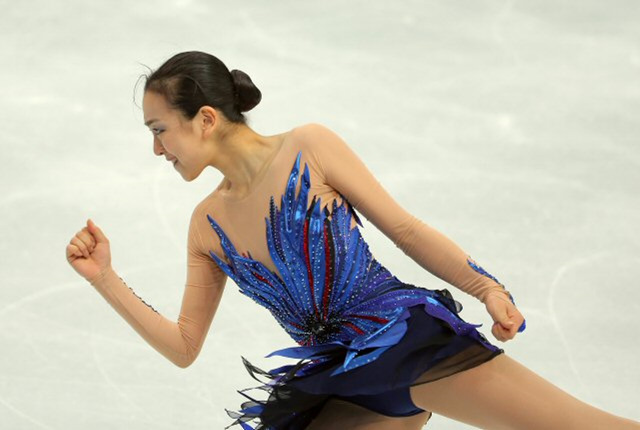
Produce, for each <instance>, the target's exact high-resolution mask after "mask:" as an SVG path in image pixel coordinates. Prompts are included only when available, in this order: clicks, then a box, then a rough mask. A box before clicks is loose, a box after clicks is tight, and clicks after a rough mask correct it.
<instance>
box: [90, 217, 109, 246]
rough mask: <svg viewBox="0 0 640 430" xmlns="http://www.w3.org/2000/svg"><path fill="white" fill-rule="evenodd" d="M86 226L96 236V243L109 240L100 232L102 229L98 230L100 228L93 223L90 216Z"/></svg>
mask: <svg viewBox="0 0 640 430" xmlns="http://www.w3.org/2000/svg"><path fill="white" fill-rule="evenodd" d="M87 228H88V229H89V232H90V233H91V234H92V235H93V236H94V237H95V238H96V242H97V243H107V242H109V240H108V239H107V237H106V236H105V235H104V233H102V230H100V228H99V227H98V226H97V225H95V223H94V222H93V221H92V220H91V218H89V219H88V220H87Z"/></svg>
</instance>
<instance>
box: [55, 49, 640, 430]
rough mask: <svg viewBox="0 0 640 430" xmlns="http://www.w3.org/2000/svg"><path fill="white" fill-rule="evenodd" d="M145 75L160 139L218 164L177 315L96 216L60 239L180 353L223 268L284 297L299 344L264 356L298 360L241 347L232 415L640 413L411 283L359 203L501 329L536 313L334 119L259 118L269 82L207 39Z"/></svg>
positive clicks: (302, 422) (184, 166) (144, 326)
mask: <svg viewBox="0 0 640 430" xmlns="http://www.w3.org/2000/svg"><path fill="white" fill-rule="evenodd" d="M143 77H145V78H146V82H145V85H144V97H143V111H144V123H145V125H146V126H148V127H149V129H150V131H151V132H152V134H153V150H154V153H155V154H156V155H158V156H161V157H164V158H165V160H166V161H168V162H170V163H172V165H173V168H174V169H175V170H176V171H177V172H178V173H179V174H180V175H181V176H182V177H183V178H184V180H186V181H193V180H194V179H196V178H197V177H198V176H199V175H200V174H201V173H202V171H203V170H204V169H205V167H207V166H212V167H214V168H216V169H217V170H219V171H220V172H221V173H222V174H223V179H222V180H221V182H220V183H219V184H218V186H217V187H216V188H215V190H213V192H212V193H211V194H209V195H208V196H206V197H205V198H204V199H203V200H202V201H201V202H200V203H199V204H198V205H197V206H196V207H195V209H194V210H193V213H192V216H191V220H190V224H189V232H188V240H187V280H186V286H185V290H184V296H183V300H182V307H181V310H180V316H179V318H178V321H177V323H176V322H174V321H171V320H169V319H167V318H165V317H164V316H162V315H161V314H160V313H158V312H157V311H156V310H155V309H154V308H153V307H152V306H150V305H148V304H146V303H145V302H144V301H143V300H142V299H141V298H140V297H138V296H137V295H136V294H135V293H134V291H133V290H132V289H131V288H130V287H128V286H127V285H126V283H125V282H124V281H123V279H122V278H120V277H119V276H118V274H117V272H115V271H114V269H113V268H112V266H111V253H110V244H109V240H108V239H107V236H106V235H105V234H104V233H103V232H102V230H101V229H100V228H99V227H98V226H97V225H96V224H94V223H93V221H91V220H88V221H87V225H86V227H83V228H82V230H80V231H79V232H78V233H77V234H75V235H74V236H73V237H72V239H71V240H70V242H69V244H68V245H67V248H66V256H67V260H68V262H69V263H70V264H71V266H72V267H73V268H74V269H75V270H76V271H77V272H78V273H79V274H80V275H81V276H83V277H84V278H85V279H86V280H87V281H88V282H89V283H90V284H91V285H92V286H93V287H95V288H96V289H97V291H98V292H99V293H100V294H101V295H102V296H103V297H104V299H105V300H106V301H107V302H108V303H109V304H110V305H111V306H112V307H113V308H114V309H115V310H116V311H117V312H118V313H119V314H120V315H121V316H122V317H123V318H124V319H125V320H126V321H127V322H128V323H129V324H130V325H131V327H133V329H135V330H136V331H137V332H138V333H139V334H140V336H142V337H143V338H144V339H145V340H146V341H147V342H148V343H149V344H150V345H151V346H152V347H153V348H155V349H156V350H157V351H158V352H159V353H161V354H162V355H164V356H165V357H166V358H167V359H169V360H171V362H173V363H174V364H176V365H177V366H179V367H182V368H185V367H187V366H189V365H190V364H191V363H193V362H194V360H195V359H196V358H197V357H198V355H199V353H200V351H201V348H202V345H203V342H204V339H205V337H206V335H207V333H208V331H209V327H210V325H211V322H212V320H213V317H214V315H215V313H216V310H217V308H218V305H219V303H220V300H221V297H222V293H223V290H224V286H225V284H226V281H227V278H228V277H231V278H232V279H233V281H234V282H235V284H236V285H237V286H238V287H239V288H240V291H241V292H242V293H243V294H245V295H246V296H248V297H249V298H251V299H252V300H254V301H256V302H257V303H258V304H260V305H261V306H264V307H266V308H267V309H268V310H269V311H270V312H271V313H272V314H273V316H274V318H275V319H276V321H277V322H278V323H279V324H280V325H281V326H282V328H283V329H284V330H285V331H286V332H287V333H288V334H289V335H290V336H291V338H292V339H293V340H294V341H295V344H294V345H293V346H286V347H285V348H283V349H280V350H278V351H274V352H272V353H270V354H269V355H268V357H270V356H281V357H288V358H294V359H295V364H287V365H282V364H281V365H280V366H279V367H276V368H274V369H271V370H268V371H267V370H263V369H260V368H259V367H257V366H255V365H253V364H252V363H251V362H250V361H249V360H247V359H245V358H244V357H243V358H242V359H243V363H244V365H245V367H246V368H247V370H248V371H249V372H250V374H251V375H252V376H253V377H254V378H255V379H257V380H258V381H260V385H258V386H257V387H253V388H247V389H243V390H240V391H239V393H240V394H241V395H242V396H243V399H244V402H243V403H242V404H241V406H240V407H239V408H237V409H236V410H227V413H228V414H229V416H230V417H231V418H232V420H233V421H231V422H230V425H229V426H228V427H231V426H234V425H240V426H241V427H242V428H244V429H253V428H255V429H265V430H266V429H310V430H317V429H358V430H364V429H376V430H384V429H419V428H422V427H423V426H424V425H425V424H426V423H427V421H428V420H429V418H430V417H431V416H432V413H436V414H441V415H444V416H446V417H449V418H451V419H453V420H457V421H460V422H463V423H467V424H469V425H472V426H475V427H478V428H482V429H496V430H498V429H505V430H506V429H518V430H529V429H531V430H533V429H544V430H550V429H562V430H569V429H580V430H587V429H599V430H602V429H618V430H624V429H640V423H638V422H635V421H632V420H629V419H625V418H621V417H618V416H615V415H612V414H610V413H607V412H605V411H602V410H600V409H598V408H595V407H593V406H591V405H589V404H586V403H584V402H582V401H581V400H579V399H577V398H575V397H573V396H571V395H570V394H568V393H566V392H565V391H563V390H561V389H560V388H558V387H556V386H555V385H553V384H552V383H550V382H549V381H547V380H545V379H544V378H542V377H540V376H539V375H538V374H536V373H534V372H533V371H531V370H529V369H528V368H526V367H525V366H523V365H522V364H520V363H519V362H518V361H516V360H514V359H513V358H511V357H510V356H509V355H507V354H506V353H505V351H504V350H503V349H502V348H499V347H498V346H496V345H494V344H492V343H491V342H490V341H489V340H488V339H487V338H486V337H485V336H484V335H483V334H482V333H481V332H480V331H478V330H477V328H478V327H480V326H481V324H473V323H470V322H467V321H465V320H463V319H462V318H461V316H460V311H461V310H462V306H461V304H460V303H459V302H458V301H457V300H455V299H454V298H453V296H452V294H451V293H450V291H449V290H448V289H441V290H433V289H428V288H426V287H425V286H416V285H412V284H409V283H405V282H403V281H401V280H400V279H398V278H397V277H395V276H394V275H392V274H391V273H390V272H389V271H388V270H387V269H386V268H385V267H384V266H383V265H382V264H381V262H379V261H378V260H377V259H375V258H374V257H373V256H372V254H371V252H370V250H369V248H368V245H367V243H366V242H365V241H364V240H363V238H362V236H361V235H360V230H359V227H362V223H361V220H360V218H359V215H358V213H360V214H361V215H363V216H364V217H366V218H367V219H368V220H369V221H370V222H371V223H372V224H373V225H374V226H375V227H376V228H378V229H380V230H381V231H382V232H383V233H384V234H385V235H386V236H387V237H388V238H389V239H391V240H392V241H393V243H394V244H395V245H396V246H397V247H398V248H400V249H401V250H402V251H403V252H404V253H405V254H406V255H407V256H408V257H410V258H412V259H413V260H414V261H415V262H416V263H417V264H419V265H420V266H421V267H422V268H424V269H425V270H427V271H429V272H430V273H432V274H433V275H435V276H437V277H439V278H441V279H442V280H444V281H446V282H448V283H449V284H451V285H453V286H455V287H457V288H458V289H460V290H462V291H463V292H465V293H467V294H470V295H472V296H473V297H475V298H477V299H478V300H479V301H480V302H481V303H482V304H484V305H485V307H486V310H487V312H488V313H489V315H490V316H491V318H492V319H493V321H494V324H493V326H492V327H491V333H492V335H493V336H494V337H495V339H497V340H498V341H500V342H507V341H509V340H511V339H513V338H514V337H515V335H516V334H517V333H518V332H522V331H523V330H524V329H525V327H526V324H525V319H524V317H523V316H522V314H521V313H520V311H519V310H518V308H517V307H516V305H515V301H514V299H513V296H512V295H511V293H510V292H509V291H508V290H507V289H506V288H505V286H504V285H503V284H501V283H500V282H499V281H498V279H497V278H496V277H494V276H493V275H491V274H490V273H489V272H487V271H486V270H484V269H483V268H482V266H481V265H480V264H479V263H478V262H476V261H475V260H474V259H473V258H472V257H471V256H469V255H467V254H466V253H465V252H464V251H463V250H462V249H461V248H460V247H459V246H458V245H456V244H455V243H454V242H452V241H451V240H450V239H449V238H447V237H446V236H444V235H443V234H442V233H440V232H438V231H437V230H435V229H434V228H432V227H431V226H429V225H428V224H426V223H425V222H423V221H421V220H419V219H418V218H416V217H414V216H413V215H412V214H410V213H408V212H407V211H406V210H405V209H404V208H402V207H401V206H400V205H399V204H398V203H397V202H396V201H395V200H394V199H393V198H392V196H391V195H389V193H388V192H387V191H386V190H385V189H384V188H383V187H382V185H381V184H380V182H378V180H377V179H376V178H375V177H374V176H373V175H372V173H371V172H370V171H369V170H368V168H367V167H366V166H365V165H364V163H363V162H362V161H361V159H360V158H359V157H358V156H357V155H356V154H355V153H354V151H353V150H352V149H351V148H350V147H349V146H348V145H347V143H346V142H345V141H343V140H342V139H341V138H340V137H339V136H338V135H337V134H335V133H334V132H333V131H331V130H330V129H328V128H327V127H325V126H323V125H320V124H316V123H310V124H304V125H300V126H298V127H295V128H293V129H291V130H288V131H286V132H284V133H281V134H276V135H272V136H263V135H260V134H258V133H256V132H255V131H254V130H253V129H252V128H251V127H249V126H248V125H247V122H246V118H245V116H244V115H243V113H242V112H247V111H249V110H251V109H252V108H253V107H255V106H256V105H257V104H258V103H259V102H260V100H261V92H260V90H258V88H257V87H256V86H255V85H254V83H253V82H252V80H251V79H250V78H249V76H248V75H247V74H245V73H244V72H242V71H240V70H231V71H229V69H228V68H227V67H226V66H225V65H224V64H223V63H222V62H221V61H220V60H219V59H218V58H216V57H214V56H212V55H209V54H207V53H203V52H197V51H191V52H183V53H179V54H177V55H175V56H173V57H172V58H170V59H169V60H167V61H166V62H165V63H164V64H162V66H160V67H159V68H158V69H157V70H155V71H152V72H151V73H150V74H149V75H143ZM398 167H400V166H398ZM356 210H357V212H356ZM247 353H253V351H247ZM213 382H214V381H212V383H213ZM261 395H262V396H261ZM252 426H255V427H252Z"/></svg>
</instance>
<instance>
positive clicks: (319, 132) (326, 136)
mask: <svg viewBox="0 0 640 430" xmlns="http://www.w3.org/2000/svg"><path fill="white" fill-rule="evenodd" d="M291 139H292V140H293V141H294V142H295V143H296V144H297V145H299V146H300V147H301V148H308V149H309V150H311V151H313V150H317V149H321V148H328V147H331V146H332V145H335V144H336V143H339V144H341V145H343V144H344V143H345V142H344V141H343V140H342V138H341V137H340V136H339V135H338V134H337V133H336V132H335V131H333V130H332V129H331V128H329V127H327V126H326V125H324V124H320V123H317V122H310V123H307V124H303V125H300V126H298V127H295V128H294V129H292V130H291Z"/></svg>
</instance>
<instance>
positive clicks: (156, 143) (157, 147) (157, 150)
mask: <svg viewBox="0 0 640 430" xmlns="http://www.w3.org/2000/svg"><path fill="white" fill-rule="evenodd" d="M153 153H154V154H156V155H162V154H163V153H164V148H163V147H162V144H161V143H160V139H158V137H157V136H154V137H153Z"/></svg>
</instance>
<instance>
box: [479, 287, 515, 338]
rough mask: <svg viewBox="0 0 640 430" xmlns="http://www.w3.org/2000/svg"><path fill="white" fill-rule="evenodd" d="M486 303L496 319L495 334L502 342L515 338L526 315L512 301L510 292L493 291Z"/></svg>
mask: <svg viewBox="0 0 640 430" xmlns="http://www.w3.org/2000/svg"><path fill="white" fill-rule="evenodd" d="M484 304H485V306H486V307H487V312H489V315H491V318H493V321H494V324H493V327H491V333H493V336H494V337H495V338H496V339H498V340H499V341H501V342H506V341H508V340H511V339H513V337H514V336H515V335H516V333H517V332H518V328H520V326H521V325H522V323H523V322H524V317H523V316H522V314H521V313H520V311H519V310H518V308H516V306H515V305H514V304H513V303H511V300H509V297H508V293H502V292H496V293H493V292H492V293H490V294H489V295H488V297H487V298H486V299H485V301H484Z"/></svg>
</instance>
